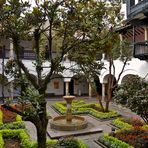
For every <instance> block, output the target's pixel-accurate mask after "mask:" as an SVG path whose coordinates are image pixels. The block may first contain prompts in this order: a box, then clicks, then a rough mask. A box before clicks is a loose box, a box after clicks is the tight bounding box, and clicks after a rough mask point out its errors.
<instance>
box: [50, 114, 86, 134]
mask: <svg viewBox="0 0 148 148" xmlns="http://www.w3.org/2000/svg"><path fill="white" fill-rule="evenodd" d="M87 125H88V122H87V121H86V119H85V118H84V117H81V116H72V121H71V122H68V121H67V120H66V116H58V117H55V118H54V119H52V121H51V122H50V127H51V128H53V129H56V130H60V131H76V130H81V129H84V128H86V127H87Z"/></svg>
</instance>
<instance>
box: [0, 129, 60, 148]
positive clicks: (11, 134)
mask: <svg viewBox="0 0 148 148" xmlns="http://www.w3.org/2000/svg"><path fill="white" fill-rule="evenodd" d="M3 137H5V138H15V137H18V138H20V141H21V147H22V148H37V143H36V142H32V141H31V140H30V137H29V135H28V134H27V133H26V130H24V129H18V130H8V129H7V130H0V148H4V140H3ZM56 143H57V140H49V141H47V145H48V147H51V146H53V145H55V144H56Z"/></svg>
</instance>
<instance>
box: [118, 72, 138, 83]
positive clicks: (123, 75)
mask: <svg viewBox="0 0 148 148" xmlns="http://www.w3.org/2000/svg"><path fill="white" fill-rule="evenodd" d="M126 75H139V76H140V74H138V72H137V71H135V70H133V69H127V70H125V71H124V72H123V73H122V75H121V77H120V80H119V82H118V84H119V85H120V84H121V83H122V79H123V78H124V77H125V76H126Z"/></svg>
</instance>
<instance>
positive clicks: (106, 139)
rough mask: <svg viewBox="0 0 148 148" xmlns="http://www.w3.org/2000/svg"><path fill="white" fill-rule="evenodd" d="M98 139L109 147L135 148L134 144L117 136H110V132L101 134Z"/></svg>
mask: <svg viewBox="0 0 148 148" xmlns="http://www.w3.org/2000/svg"><path fill="white" fill-rule="evenodd" d="M98 141H99V142H101V143H103V144H104V145H105V146H107V147H108V148H134V147H133V146H131V145H129V144H127V143H125V142H123V141H121V140H118V139H117V138H115V137H112V136H109V135H108V134H104V135H103V136H101V137H100V138H99V139H98Z"/></svg>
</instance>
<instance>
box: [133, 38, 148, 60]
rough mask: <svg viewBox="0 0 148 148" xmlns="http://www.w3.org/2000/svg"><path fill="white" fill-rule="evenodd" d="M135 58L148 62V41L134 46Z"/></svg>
mask: <svg viewBox="0 0 148 148" xmlns="http://www.w3.org/2000/svg"><path fill="white" fill-rule="evenodd" d="M134 57H135V58H139V59H140V60H148V41H145V42H138V43H135V44H134Z"/></svg>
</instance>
